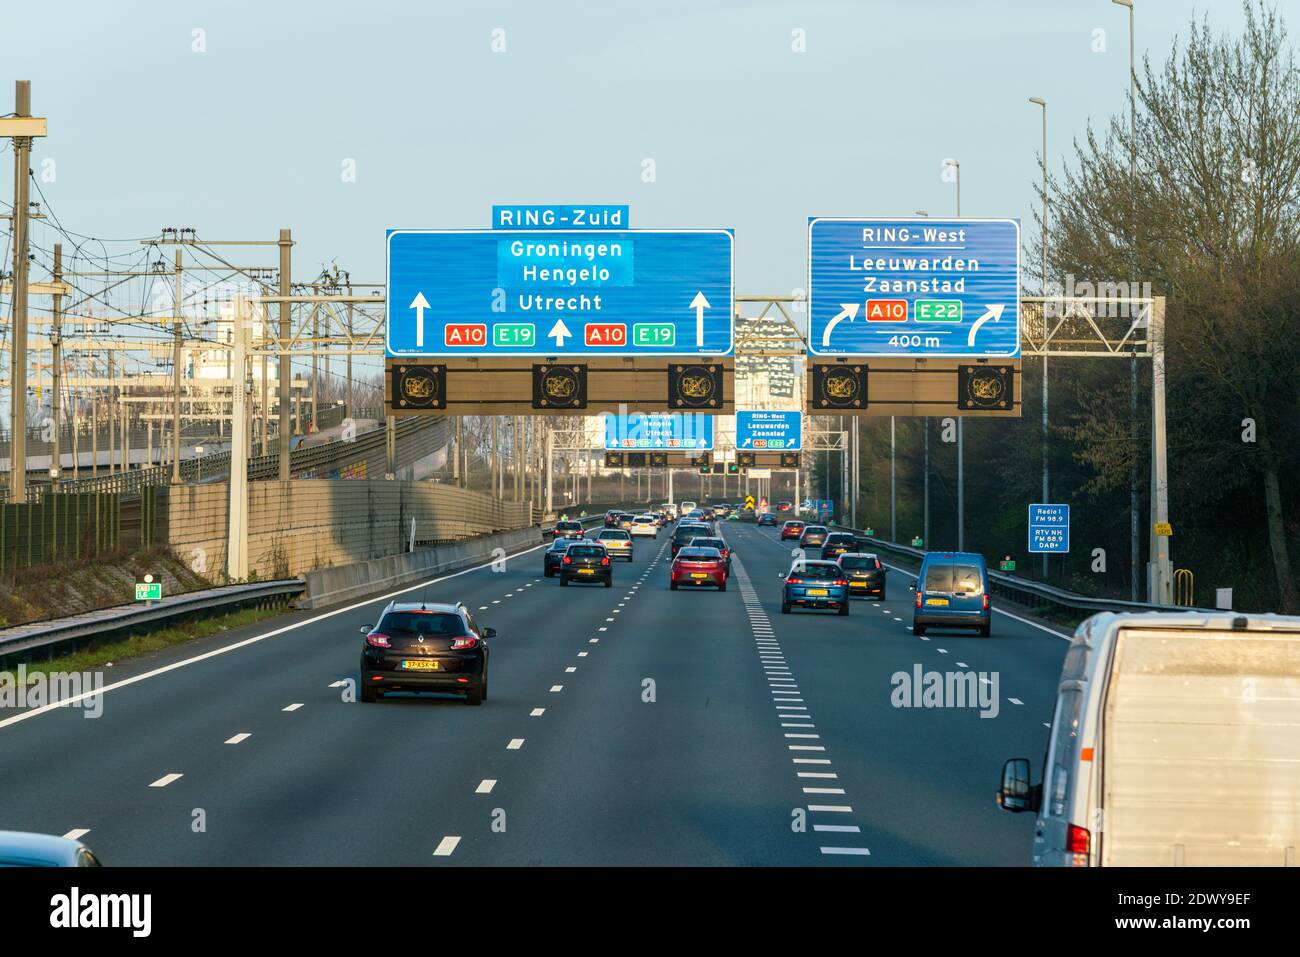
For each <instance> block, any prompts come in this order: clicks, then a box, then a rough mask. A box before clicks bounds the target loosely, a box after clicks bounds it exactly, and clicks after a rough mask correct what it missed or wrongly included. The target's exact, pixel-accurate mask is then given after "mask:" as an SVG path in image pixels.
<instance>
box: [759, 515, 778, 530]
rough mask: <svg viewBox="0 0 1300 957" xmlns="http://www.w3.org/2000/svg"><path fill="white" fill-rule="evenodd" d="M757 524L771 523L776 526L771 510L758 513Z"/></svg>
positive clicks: (774, 516)
mask: <svg viewBox="0 0 1300 957" xmlns="http://www.w3.org/2000/svg"><path fill="white" fill-rule="evenodd" d="M758 524H759V525H771V526H773V527H775V526H776V515H775V514H773V513H772V512H762V513H760V514H759V516H758Z"/></svg>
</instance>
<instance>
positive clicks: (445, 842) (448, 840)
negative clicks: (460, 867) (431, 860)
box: [433, 834, 460, 857]
mask: <svg viewBox="0 0 1300 957" xmlns="http://www.w3.org/2000/svg"><path fill="white" fill-rule="evenodd" d="M459 843H460V838H459V837H458V836H456V835H452V834H448V835H447V836H446V837H444V838H443V839H442V840H441V841H439V842H438V846H437V847H435V848H434V849H433V856H434V857H451V852H452V851H454V850H456V845H457V844H459Z"/></svg>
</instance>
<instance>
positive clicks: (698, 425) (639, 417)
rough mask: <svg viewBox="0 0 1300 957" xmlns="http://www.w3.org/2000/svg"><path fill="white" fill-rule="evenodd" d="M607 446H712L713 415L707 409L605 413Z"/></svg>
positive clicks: (608, 447) (665, 448) (661, 447)
mask: <svg viewBox="0 0 1300 957" xmlns="http://www.w3.org/2000/svg"><path fill="white" fill-rule="evenodd" d="M600 417H601V419H602V421H603V422H604V424H605V448H607V449H652V450H660V449H664V450H667V449H712V448H713V416H711V415H709V414H708V413H706V412H629V413H626V414H621V415H619V414H615V413H613V412H603V413H601V416H600Z"/></svg>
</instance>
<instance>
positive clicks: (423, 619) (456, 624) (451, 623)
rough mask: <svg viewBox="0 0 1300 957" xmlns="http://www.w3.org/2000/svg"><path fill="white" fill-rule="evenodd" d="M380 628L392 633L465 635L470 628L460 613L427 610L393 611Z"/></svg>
mask: <svg viewBox="0 0 1300 957" xmlns="http://www.w3.org/2000/svg"><path fill="white" fill-rule="evenodd" d="M379 630H380V631H382V632H384V633H386V634H392V633H393V632H395V631H397V632H406V633H407V634H412V635H463V634H465V632H466V631H468V630H469V629H468V628H466V627H465V623H464V622H463V621H461V620H460V615H449V614H446V613H438V612H426V611H391V612H389V613H388V614H387V615H385V616H384V620H383V621H381V622H380V623H379Z"/></svg>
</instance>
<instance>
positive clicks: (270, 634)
mask: <svg viewBox="0 0 1300 957" xmlns="http://www.w3.org/2000/svg"><path fill="white" fill-rule="evenodd" d="M547 544H548V543H545V542H543V543H542V544H541V545H534V546H533V547H532V548H527V549H524V550H523V551H521V552H515V553H514V554H513V555H509V556H507V557H506V559H505V561H506V562H507V563H508V562H509V561H510V559H512V558H519V557H521V556H523V555H528V554H530V553H532V552H535V551H537V550H538V549H542V548H546V547H547ZM493 564H494V562H486V563H484V564H482V565H474V566H472V567H470V568H462V569H461V570H460V571H458V572H452V573H451V574H448V575H440V576H439V577H437V578H430V579H428V580H427V581H422V582H419V583H418V584H415V585H410V586H408V587H406V588H399V589H398V590H397V591H390V592H388V593H386V594H383V595H377V596H375V597H374V598H367V599H365V600H364V601H358V602H354V603H353V604H351V605H344V606H343V607H342V608H336V609H334V610H333V611H327V612H324V613H322V614H319V615H316V616H314V617H312V618H308V619H306V620H304V621H296V622H294V623H293V624H291V625H283V626H281V627H279V628H274V629H272V630H271V631H267V632H263V633H262V634H260V635H253V636H252V637H251V638H245V639H243V640H242V641H236V642H235V643H234V644H230V645H225V646H223V647H221V648H214V649H212V650H211V651H205V652H204V653H203V654H201V655H195V656H194V657H193V658H184V659H182V660H180V661H173V662H172V663H171V664H169V665H163V666H162V667H161V668H155V669H153V670H152V671H146V672H144V673H143V674H138V675H132V676H131V677H130V678H123V679H122V680H121V681H115V682H113V683H112V684H108V685H104V687H102V688H99V689H97V690H95V691H83V692H82V693H81V694H79V695H73V696H72V697H71V698H65V699H63V700H61V701H56V702H52V703H51V704H45V705H41V706H40V707H39V708H33V709H31V710H30V711H24V712H23V713H22V714H16V715H14V716H13V717H11V718H5V719H4V720H3V721H0V728H6V727H8V726H9V725H11V724H17V723H18V722H19V721H26V720H27V719H28V718H34V717H36V716H37V715H38V714H44V713H45V712H47V711H50V710H52V709H54V708H66V707H68V706H69V705H73V704H76V703H77V702H79V701H84V700H86V699H87V698H90V697H94V696H95V695H100V694H107V693H108V692H110V691H115V690H117V689H118V688H125V687H126V686H127V685H133V684H135V683H136V682H138V681H146V680H148V679H149V678H156V677H157V676H158V675H162V674H166V673H167V672H169V671H175V670H176V669H177V668H184V667H185V666H186V665H192V664H196V663H198V662H200V661H206V660H207V659H209V658H215V657H217V656H218V655H224V654H226V652H229V651H235V650H236V649H239V648H246V647H247V646H249V645H253V644H256V643H257V642H259V641H264V640H266V639H267V638H275V637H277V636H278V635H283V634H285V633H286V632H290V631H293V630H294V629H295V628H302V627H304V626H306V625H314V624H315V623H316V622H318V621H325V620H326V619H328V618H333V617H335V616H336V615H345V614H347V613H348V612H351V611H356V610H357V609H358V608H365V607H366V606H367V605H374V604H377V603H378V602H383V601H390V600H391V599H393V598H395V597H396V596H398V595H405V594H407V593H408V592H413V591H417V590H419V589H421V588H424V587H426V586H428V585H436V584H437V583H438V582H442V581H447V580H448V579H451V578H459V577H460V576H461V575H468V574H469V573H470V572H477V571H482V570H483V569H484V568H491V567H492V565H493ZM602 630H603V629H602ZM457 840H459V838H457Z"/></svg>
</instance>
